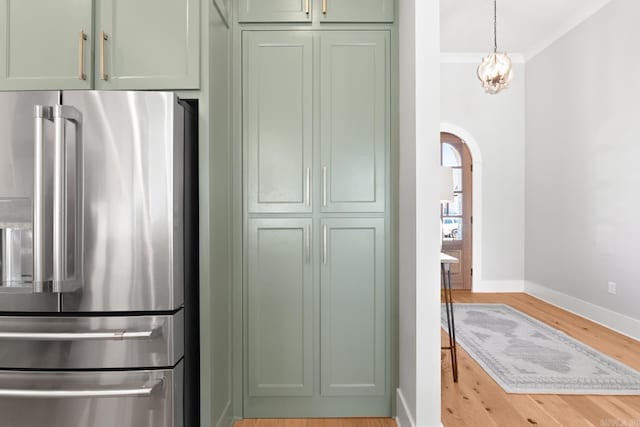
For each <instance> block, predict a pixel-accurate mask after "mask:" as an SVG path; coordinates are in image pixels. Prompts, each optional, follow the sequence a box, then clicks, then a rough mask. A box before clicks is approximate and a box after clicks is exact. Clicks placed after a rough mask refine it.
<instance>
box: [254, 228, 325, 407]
mask: <svg viewBox="0 0 640 427" xmlns="http://www.w3.org/2000/svg"><path fill="white" fill-rule="evenodd" d="M310 232H311V220H310V219H252V220H249V226H248V259H247V266H248V279H247V291H246V292H247V311H246V313H247V314H246V324H247V328H248V330H247V351H248V382H249V384H248V390H249V396H310V395H311V382H312V376H313V366H312V361H313V356H312V353H311V352H312V333H313V330H312V327H313V307H312V276H311V274H312V267H311V253H310V251H311V248H310V240H309V239H310V238H311V236H310Z"/></svg>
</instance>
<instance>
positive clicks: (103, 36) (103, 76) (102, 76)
mask: <svg viewBox="0 0 640 427" xmlns="http://www.w3.org/2000/svg"><path fill="white" fill-rule="evenodd" d="M105 40H108V36H107V35H106V34H105V32H104V31H100V80H107V79H108V78H109V76H108V75H107V73H105V72H104V41H105Z"/></svg>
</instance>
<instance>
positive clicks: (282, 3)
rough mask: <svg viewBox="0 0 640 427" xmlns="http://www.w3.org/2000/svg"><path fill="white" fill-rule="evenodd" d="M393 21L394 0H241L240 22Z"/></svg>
mask: <svg viewBox="0 0 640 427" xmlns="http://www.w3.org/2000/svg"><path fill="white" fill-rule="evenodd" d="M314 14H315V15H317V16H319V17H320V22H393V0H269V1H265V0H240V1H239V4H238V15H239V16H238V18H239V21H240V22H311V21H312V20H313V16H314Z"/></svg>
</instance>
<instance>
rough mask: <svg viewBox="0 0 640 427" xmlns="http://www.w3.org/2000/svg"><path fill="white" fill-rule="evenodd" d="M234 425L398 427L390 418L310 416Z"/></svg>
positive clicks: (238, 426) (238, 422)
mask: <svg viewBox="0 0 640 427" xmlns="http://www.w3.org/2000/svg"><path fill="white" fill-rule="evenodd" d="M234 427H396V423H395V421H393V420H392V419H390V418H322V419H320V418H308V419H287V420H276V419H274V420H262V419H260V420H242V421H236V423H235V424H234Z"/></svg>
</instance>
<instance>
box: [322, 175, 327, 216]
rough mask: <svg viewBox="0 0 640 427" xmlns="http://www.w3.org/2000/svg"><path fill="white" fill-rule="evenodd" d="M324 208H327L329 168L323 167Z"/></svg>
mask: <svg viewBox="0 0 640 427" xmlns="http://www.w3.org/2000/svg"><path fill="white" fill-rule="evenodd" d="M322 206H327V167H326V166H323V167H322Z"/></svg>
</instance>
